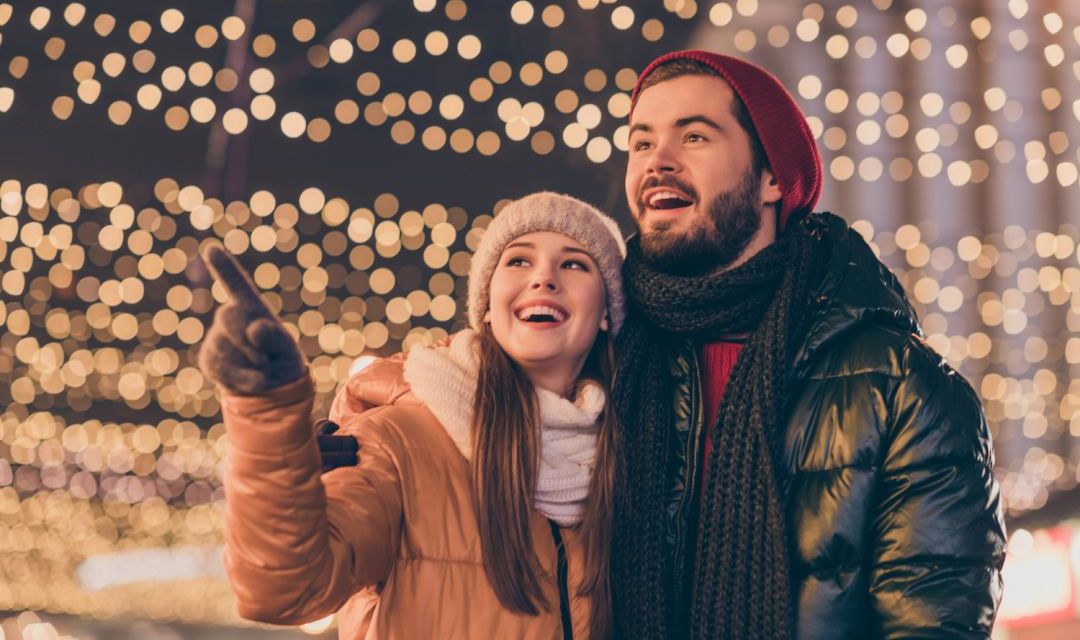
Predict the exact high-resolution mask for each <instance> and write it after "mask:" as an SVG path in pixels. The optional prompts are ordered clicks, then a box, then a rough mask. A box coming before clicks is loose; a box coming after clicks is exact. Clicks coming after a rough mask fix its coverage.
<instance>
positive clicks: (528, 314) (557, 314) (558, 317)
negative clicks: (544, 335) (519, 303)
mask: <svg viewBox="0 0 1080 640" xmlns="http://www.w3.org/2000/svg"><path fill="white" fill-rule="evenodd" d="M534 316H550V317H552V318H554V319H555V322H562V321H563V320H565V319H566V314H564V313H563V312H561V311H559V310H558V309H555V308H553V307H545V306H541V305H536V306H532V307H525V308H524V309H521V310H520V311H518V312H517V317H518V320H525V321H528V320H529V318H532V317H534Z"/></svg>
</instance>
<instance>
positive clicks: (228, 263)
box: [203, 244, 266, 309]
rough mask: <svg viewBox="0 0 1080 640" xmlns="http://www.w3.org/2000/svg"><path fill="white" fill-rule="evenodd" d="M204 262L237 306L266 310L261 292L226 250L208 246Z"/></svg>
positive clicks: (204, 252) (216, 246)
mask: <svg viewBox="0 0 1080 640" xmlns="http://www.w3.org/2000/svg"><path fill="white" fill-rule="evenodd" d="M203 260H204V261H205V262H206V265H207V266H208V267H209V268H210V273H211V274H213V276H214V279H215V280H217V281H218V282H220V283H221V284H222V286H224V287H225V290H226V291H227V292H228V293H229V297H230V298H231V299H232V300H234V301H236V303H237V304H240V305H243V306H244V307H247V308H249V309H250V308H262V309H266V303H265V302H263V299H262V296H261V295H260V294H259V290H258V289H256V288H255V284H254V283H253V282H252V281H251V278H249V277H248V274H247V271H245V270H244V268H243V267H242V266H240V263H239V262H237V261H236V258H234V257H232V256H231V255H229V252H227V251H225V249H224V248H222V247H220V246H218V245H213V244H212V245H210V246H208V247H207V248H206V249H205V251H203Z"/></svg>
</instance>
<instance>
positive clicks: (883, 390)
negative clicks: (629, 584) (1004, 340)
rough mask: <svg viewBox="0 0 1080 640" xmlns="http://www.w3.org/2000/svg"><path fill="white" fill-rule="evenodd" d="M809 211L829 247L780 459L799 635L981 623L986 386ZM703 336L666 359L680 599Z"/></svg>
mask: <svg viewBox="0 0 1080 640" xmlns="http://www.w3.org/2000/svg"><path fill="white" fill-rule="evenodd" d="M801 224H807V225H810V226H811V227H812V228H813V229H814V232H815V233H816V234H818V235H820V236H821V237H823V238H824V240H825V241H827V242H829V243H830V245H831V247H832V250H831V258H830V260H829V265H828V270H827V275H826V277H825V280H824V282H823V284H822V287H821V288H820V290H819V292H818V296H817V298H816V304H815V306H814V308H813V309H811V310H810V313H812V314H813V322H812V325H811V329H810V331H809V333H808V335H807V338H806V341H805V344H803V346H802V348H801V349H800V350H799V352H798V355H797V358H796V362H795V367H794V375H795V379H796V382H795V387H794V388H795V392H794V393H793V394H792V397H791V401H790V403H789V405H788V407H787V415H788V416H789V419H788V426H787V433H786V441H785V446H784V449H783V452H782V456H783V459H782V460H781V464H782V465H783V467H785V470H786V473H787V475H788V478H789V479H790V484H789V485H788V486H789V493H788V496H789V497H788V503H787V506H786V512H787V521H788V527H789V532H790V534H791V538H792V539H791V543H792V550H791V558H792V563H793V567H792V576H793V584H792V592H793V597H794V598H796V607H797V609H796V610H797V616H798V620H797V637H798V638H799V639H800V640H810V639H812V638H859V639H863V638H915V637H918V638H985V637H988V636H989V634H990V628H991V626H992V624H993V620H994V614H995V612H996V609H997V605H998V602H999V600H1000V596H1001V589H1002V583H1001V573H1000V569H1001V565H1002V562H1003V560H1004V555H1005V532H1004V524H1003V521H1002V515H1001V505H1000V501H999V495H998V486H997V483H996V482H995V480H994V477H993V475H992V467H993V462H994V456H993V451H992V449H991V444H990V432H989V429H988V428H987V424H986V421H985V419H984V417H983V414H982V409H981V407H980V404H979V400H978V398H977V396H976V395H975V392H974V391H973V390H972V389H971V387H970V386H969V385H968V383H967V382H966V381H965V380H964V379H963V378H962V377H961V376H960V375H958V374H957V373H956V372H955V371H953V370H952V369H950V368H949V367H948V366H947V365H946V364H945V363H944V362H943V360H942V358H941V357H940V356H939V355H937V354H936V353H935V352H934V351H933V350H932V349H930V348H929V347H928V346H927V345H926V344H925V343H924V342H923V341H922V340H921V338H920V337H919V329H918V326H917V324H916V320H915V314H914V311H913V310H912V308H911V306H910V304H909V303H908V302H907V299H906V298H905V297H904V294H903V290H902V289H901V287H900V285H899V283H898V282H897V281H896V278H895V277H894V276H893V275H892V274H891V273H890V272H889V271H888V269H887V268H886V267H885V266H884V265H882V264H881V262H880V261H879V260H878V259H877V258H876V257H875V256H874V254H873V253H872V252H871V250H870V248H869V247H868V246H867V245H866V243H865V242H864V241H863V240H862V238H861V237H860V236H859V235H858V234H857V233H855V232H854V231H852V230H850V229H849V228H848V225H847V224H846V223H845V222H844V221H843V220H842V219H840V218H838V217H836V216H834V215H831V214H814V215H812V216H810V217H809V218H808V219H807V220H804V221H802V222H801ZM699 348H700V345H695V344H692V343H689V342H688V343H687V344H686V345H685V348H684V349H683V350H682V351H681V352H680V353H676V354H672V356H673V357H672V361H671V364H672V369H671V370H672V374H673V375H674V376H675V378H676V381H677V385H676V389H677V391H676V393H677V396H676V398H675V403H676V405H675V406H676V414H677V424H676V427H677V429H678V432H679V437H680V440H681V444H682V446H681V447H679V448H678V451H677V453H676V456H675V457H674V458H673V459H672V461H671V463H672V470H671V478H672V485H671V502H670V509H669V513H670V519H669V522H668V543H669V545H670V548H671V553H672V554H673V566H674V567H675V568H676V580H675V583H676V585H679V587H678V592H677V593H676V600H675V602H680V603H682V604H685V603H686V602H687V601H688V600H689V597H690V596H689V594H688V593H687V591H688V587H687V585H689V584H691V580H690V576H691V572H692V570H693V568H692V566H691V563H692V558H693V555H694V554H693V552H692V550H690V549H688V547H689V546H690V544H691V542H690V540H691V539H692V537H691V536H690V535H689V532H690V531H691V530H692V523H693V522H694V519H695V518H696V509H697V504H696V503H697V500H696V496H697V495H698V492H697V491H696V490H694V491H686V488H687V487H688V486H689V487H695V488H696V485H697V483H698V482H700V477H699V468H698V467H699V466H700V460H701V455H700V447H701V441H702V437H701V436H702V428H701V427H702V418H701V391H700V390H701V380H700V377H699V373H698V362H697V352H698V349H699ZM748 535H752V532H748Z"/></svg>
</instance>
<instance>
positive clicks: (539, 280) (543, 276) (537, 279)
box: [529, 271, 559, 291]
mask: <svg viewBox="0 0 1080 640" xmlns="http://www.w3.org/2000/svg"><path fill="white" fill-rule="evenodd" d="M529 288H530V289H533V290H547V291H556V290H558V288H559V284H558V283H557V282H556V281H555V278H554V277H552V275H551V274H550V273H548V272H546V271H539V272H537V273H536V274H534V275H533V278H532V281H531V282H530V283H529Z"/></svg>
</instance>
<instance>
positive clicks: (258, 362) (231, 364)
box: [199, 245, 307, 396]
mask: <svg viewBox="0 0 1080 640" xmlns="http://www.w3.org/2000/svg"><path fill="white" fill-rule="evenodd" d="M203 260H204V261H205V262H206V264H207V266H208V267H210V273H211V274H212V275H213V276H214V279H215V280H217V281H218V282H220V283H221V284H222V286H224V287H225V290H226V291H228V293H229V302H228V303H226V304H224V305H222V306H221V307H219V308H218V310H217V313H215V314H214V323H213V324H212V325H211V326H210V330H209V331H207V332H206V339H205V340H204V342H203V344H202V347H201V348H200V349H199V368H200V369H201V370H202V372H203V374H204V375H205V376H206V377H207V378H210V379H211V380H213V381H214V382H215V383H216V384H219V385H221V386H222V387H224V388H225V389H227V390H228V391H230V392H231V393H234V394H237V395H249V396H250V395H261V394H264V393H266V392H267V391H270V390H271V389H274V388H276V387H280V386H283V385H286V384H289V383H290V382H296V381H297V380H299V379H300V378H302V377H303V376H305V375H307V361H306V359H305V358H304V354H303V353H301V352H300V347H299V346H298V345H297V344H296V341H295V340H293V337H292V336H291V335H289V332H288V331H286V330H285V325H283V324H282V323H281V321H280V320H278V318H277V316H276V315H275V314H274V312H273V311H271V310H270V307H268V306H267V305H266V302H265V301H264V300H263V298H262V296H261V295H260V294H259V290H258V289H256V288H255V284H254V283H253V282H251V279H250V278H249V277H248V274H247V272H246V271H244V268H243V267H241V266H240V263H239V262H237V261H236V259H235V258H233V257H232V256H231V255H229V253H228V252H226V251H225V249H223V248H222V247H220V246H217V245H211V246H209V247H207V249H206V250H205V251H204V252H203Z"/></svg>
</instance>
